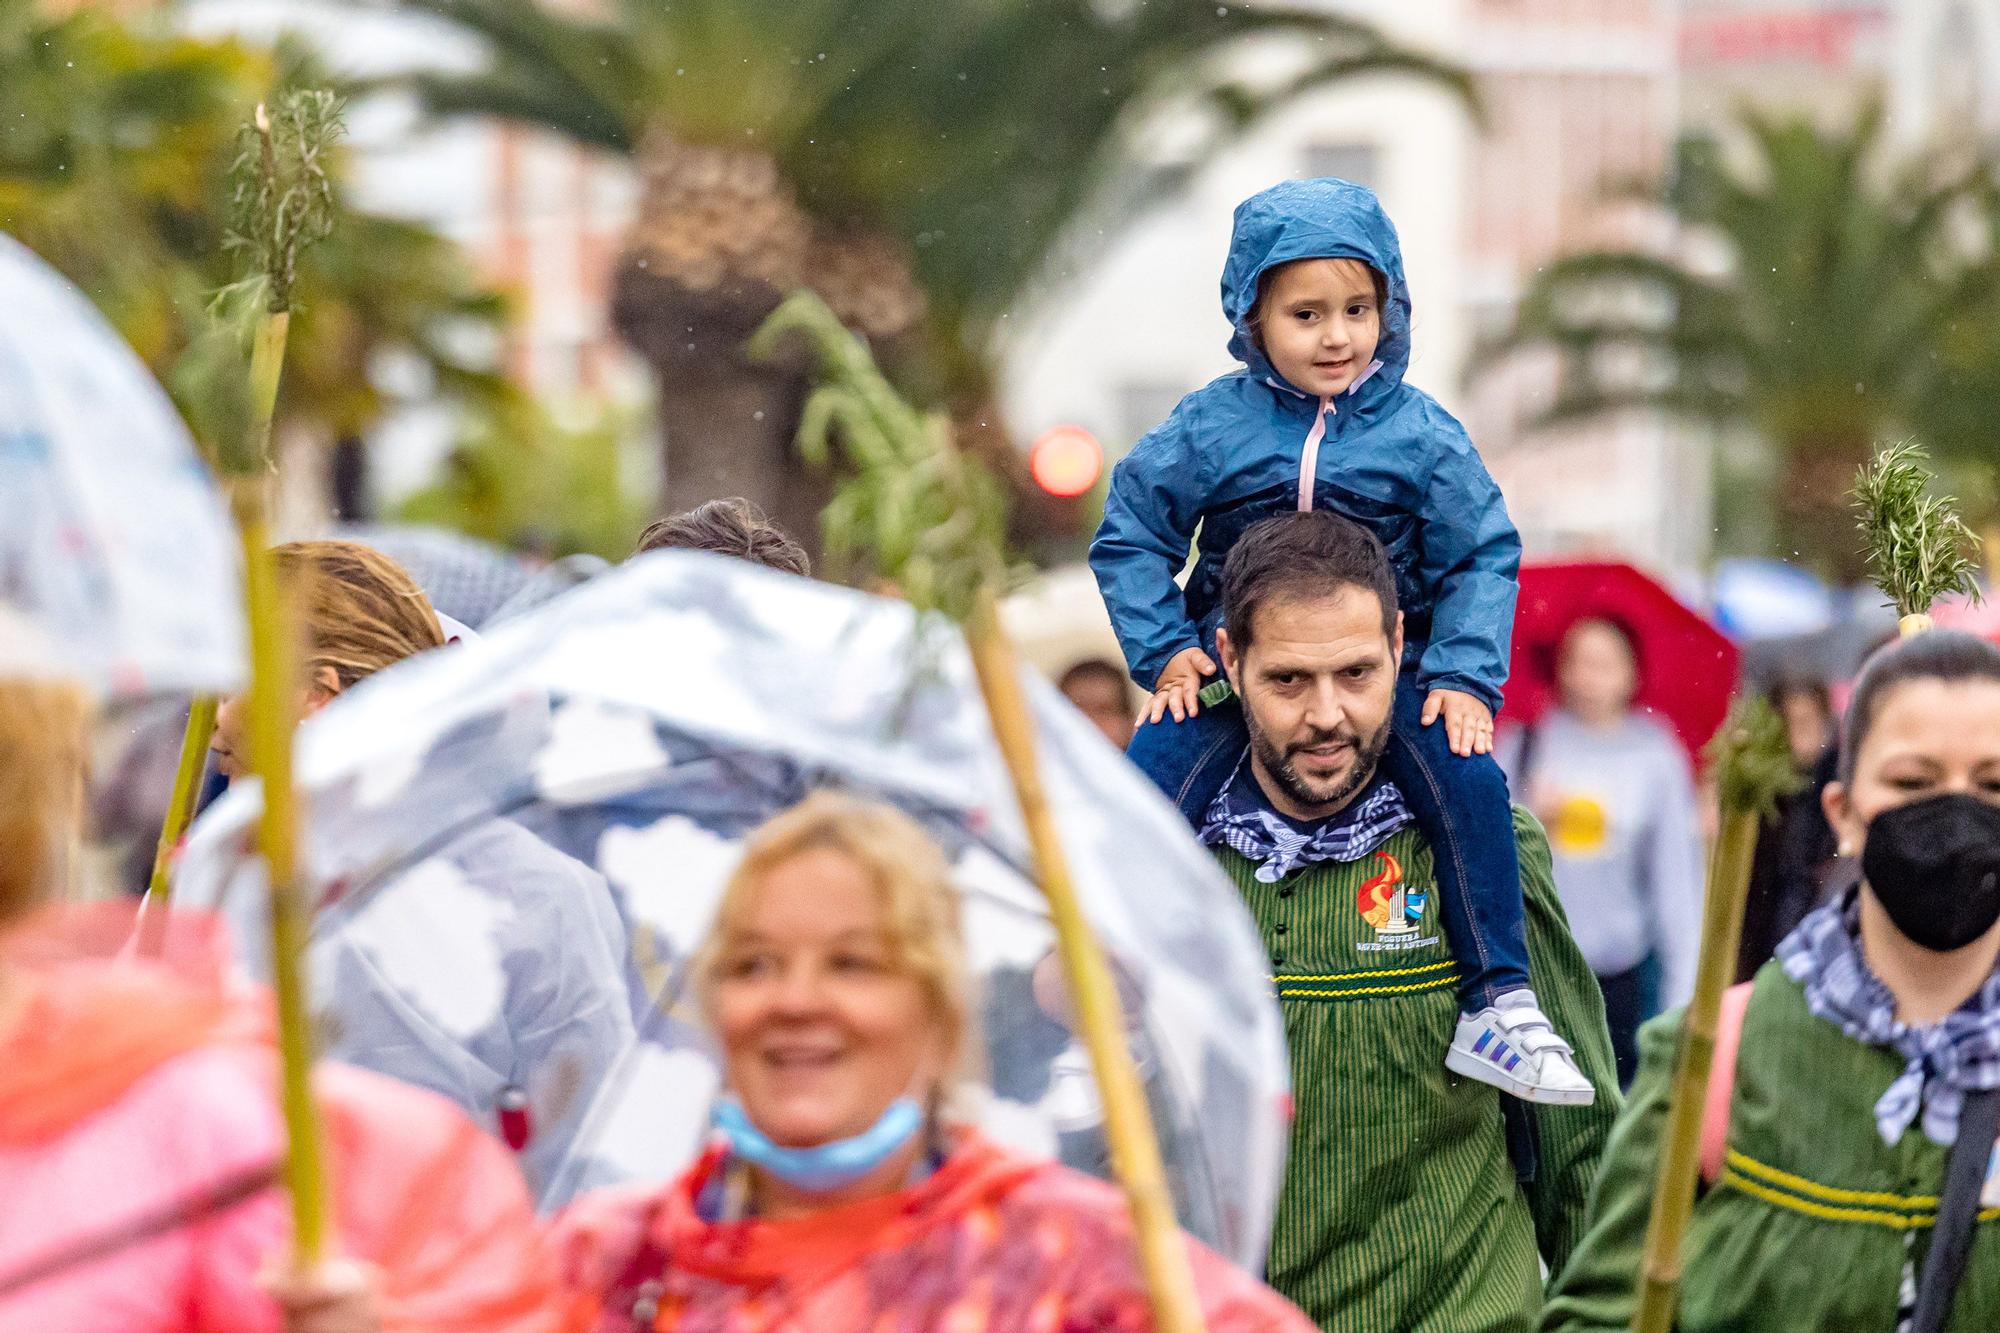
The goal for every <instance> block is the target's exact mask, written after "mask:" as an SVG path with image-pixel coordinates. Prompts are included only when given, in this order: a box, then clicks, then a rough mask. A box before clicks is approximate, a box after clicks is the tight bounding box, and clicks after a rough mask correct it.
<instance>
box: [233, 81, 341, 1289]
mask: <svg viewBox="0 0 2000 1333" xmlns="http://www.w3.org/2000/svg"><path fill="white" fill-rule="evenodd" d="M340 116H341V104H340V99H339V98H338V97H336V96H335V95H334V94H332V93H330V92H325V91H319V90H302V91H298V92H293V93H288V94H286V95H285V96H283V97H282V98H280V99H279V100H278V102H277V104H276V107H275V114H274V112H273V109H272V108H267V107H266V106H264V105H263V104H261V103H260V104H259V105H258V107H257V109H256V113H255V115H254V116H253V117H252V120H251V123H250V125H249V126H247V127H246V128H245V131H244V134H243V137H242V144H241V147H240V150H239V153H238V157H237V162H236V165H235V167H234V168H233V175H234V185H235V202H236V206H237V214H238V228H237V230H235V231H233V232H232V234H231V238H230V239H231V242H232V244H233V245H234V246H236V247H237V248H240V249H244V250H247V251H248V252H250V254H251V255H252V256H253V262H252V265H251V273H250V275H249V276H248V277H247V278H245V279H244V280H243V281H242V282H240V283H238V284H237V285H236V287H235V289H233V290H235V291H236V292H238V293H240V294H246V295H248V296H250V297H253V298H254V299H255V306H254V307H253V308H254V309H255V311H256V315H255V323H254V324H253V325H252V326H251V338H250V375H249V395H248V407H249V414H248V415H249V420H248V429H247V430H246V431H245V438H244V439H243V441H242V447H241V449H240V450H239V451H237V452H236V453H235V454H234V456H233V458H232V459H231V462H232V463H233V466H231V468H230V471H231V472H232V474H233V475H232V476H231V480H230V491H229V498H230V509H231V511H232V513H233V514H234V516H235V519H236V527H237V533H238V536H239V537H240V539H241V541H242V545H243V571H244V586H245V602H246V610H247V612H248V616H249V621H250V694H249V707H248V717H247V724H248V725H247V731H248V733H249V750H250V768H251V771H253V772H254V773H255V774H256V775H257V776H258V778H259V779H261V781H262V783H263V797H264V805H263V809H262V811H261V812H260V813H259V815H258V821H257V845H258V850H259V851H260V852H261V853H262V855H263V858H264V864H265V871H266V876H267V879H268V881H269V885H270V895H271V900H270V907H271V981H272V990H273V991H274V992H275V993H276V998H277V1007H278V1050H279V1057H280V1059H279V1101H280V1104H281V1106H282V1108H283V1111H284V1116H285V1131H286V1145H285V1183H286V1187H287V1189H288V1191H289V1193H290V1195H291V1201H292V1256H291V1257H292V1262H293V1263H294V1264H295V1265H296V1266H297V1267H298V1268H300V1269H301V1270H303V1269H308V1268H311V1267H313V1266H315V1265H316V1264H318V1263H319V1261H320V1260H321V1259H323V1258H324V1257H325V1256H326V1254H327V1251H328V1248H329V1235H328V1233H329V1230H330V1223H329V1213H328V1198H329V1192H330V1185H329V1181H328V1172H327V1164H326V1154H325V1151H324V1144H323V1141H322V1137H321V1131H320V1123H319V1110H318V1107H317V1105H316V1104H315V1103H314V1101H313V1095H312V1067H313V1031H312V1019H311V1013H310V1009H309V1004H310V999H309V996H310V992H309V988H308V986H307V983H306V962H305V941H306V934H307V928H308V925H309V922H310V920H311V908H310V904H309V903H307V902H306V900H305V895H304V889H303V886H302V885H301V884H300V882H299V875H298V806H297V793H296V791H295V789H294V787H293V783H292V733H293V732H294V730H295V729H296V728H297V725H298V711H299V707H300V699H301V688H300V687H301V685H302V684H303V681H302V680H301V678H300V674H299V669H298V663H297V661H296V656H297V653H296V642H295V640H296V634H297V627H296V625H295V624H294V622H293V619H292V616H291V614H290V611H289V608H288V606H287V604H286V598H285V595H284V589H283V588H282V587H281V586H280V585H279V583H278V578H277V569H276V566H275V563H274V562H273V560H272V557H271V539H270V517H269V509H270V501H269V493H270V488H271V485H272V482H273V480H274V475H275V474H274V468H273V464H272V450H271V422H272V418H273V417H274V415H275V414H276V411H277V404H278V386H279V381H280V379H281V378H282V376H283V373H284V364H285V345H286V340H287V337H288V335H289V334H290V331H291V305H292V287H293V283H294V281H295V278H296V275H297V265H298V259H299V255H300V254H301V253H302V252H303V251H304V250H305V249H306V248H308V247H309V246H311V245H313V244H315V243H317V242H318V241H319V240H321V239H323V238H324V237H325V236H326V234H327V232H328V231H329V230H330V229H331V227H332V219H333V213H334V199H333V186H332V181H331V179H330V177H329V176H328V174H327V170H326V160H325V159H326V153H327V151H328V149H329V147H330V145H331V144H332V143H333V142H334V140H336V139H337V138H338V137H339V135H340V132H341V122H340ZM226 457H227V455H226Z"/></svg>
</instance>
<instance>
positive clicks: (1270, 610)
mask: <svg viewBox="0 0 2000 1333" xmlns="http://www.w3.org/2000/svg"><path fill="white" fill-rule="evenodd" d="M1250 629H1251V642H1250V646H1249V648H1248V649H1246V650H1244V651H1242V652H1241V653H1239V652H1237V651H1236V650H1235V645H1233V644H1225V645H1224V646H1223V665H1224V668H1225V670H1227V671H1228V673H1229V678H1230V680H1231V682H1232V683H1233V684H1234V685H1235V687H1236V692H1237V694H1238V695H1239V696H1240V697H1241V698H1242V700H1243V714H1244V721H1245V723H1246V724H1247V725H1248V728H1249V732H1250V758H1251V762H1252V764H1253V765H1254V766H1255V768H1256V770H1257V774H1258V776H1259V778H1260V779H1261V780H1262V782H1263V784H1264V787H1265V790H1266V791H1267V792H1268V793H1270V794H1271V795H1272V796H1273V798H1274V802H1275V803H1276V804H1277V805H1278V807H1279V809H1280V810H1281V811H1283V813H1285V814H1287V815H1290V816H1291V817H1293V818H1295V819H1319V818H1324V817H1325V816H1327V815H1329V814H1332V813H1333V812H1334V811H1336V810H1338V809H1340V808H1341V807H1342V806H1344V805H1346V804H1347V802H1348V801H1349V800H1351V799H1352V798H1353V796H1354V794H1355V793H1356V792H1358V791H1360V790H1361V788H1362V787H1364V786H1366V785H1367V784H1368V781H1369V779H1370V778H1372V777H1374V775H1375V768H1376V765H1377V764H1378V763H1379V762H1380V761H1381V758H1382V749H1383V747H1384V746H1385V745H1387V744H1388V740H1389V719H1390V711H1391V705H1392V703H1393V701H1394V698H1395V690H1396V668H1397V664H1398V661H1399V659H1400V657H1401V653H1402V643H1401V638H1402V636H1401V633H1400V631H1399V632H1398V633H1396V634H1394V635H1389V634H1384V633H1383V632H1382V607H1381V605H1380V603H1378V602H1377V601H1376V599H1375V596H1374V594H1373V593H1371V592H1369V591H1367V590H1366V589H1364V588H1358V587H1351V586H1350V587H1344V588H1341V589H1339V590H1338V591H1336V592H1334V593H1332V594H1330V595H1327V596H1323V597H1312V598H1279V599H1276V600H1273V601H1271V602H1269V603H1266V604H1265V605H1263V606H1261V607H1259V608H1258V610H1257V612H1256V615H1255V617H1254V618H1253V620H1252V621H1251V626H1250Z"/></svg>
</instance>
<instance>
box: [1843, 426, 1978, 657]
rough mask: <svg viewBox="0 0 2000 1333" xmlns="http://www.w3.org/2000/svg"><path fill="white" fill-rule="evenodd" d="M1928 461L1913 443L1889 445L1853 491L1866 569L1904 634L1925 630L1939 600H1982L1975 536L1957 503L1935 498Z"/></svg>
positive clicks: (1943, 496)
mask: <svg viewBox="0 0 2000 1333" xmlns="http://www.w3.org/2000/svg"><path fill="white" fill-rule="evenodd" d="M1928 457H1929V455H1928V454H1926V453H1925V451H1924V448H1923V446H1922V445H1920V444H1917V443H1915V442H1913V441H1905V442H1904V443H1902V444H1898V445H1894V446H1892V447H1890V448H1888V449H1884V450H1883V451H1882V452H1881V453H1879V454H1877V455H1876V456H1875V459H1874V461H1873V462H1872V463H1870V464H1868V465H1867V466H1866V467H1864V468H1862V469H1861V475H1860V476H1859V478H1858V479H1857V480H1856V482H1855V486H1854V508H1855V511H1856V513H1857V514H1858V516H1859V520H1860V527H1861V534H1862V549H1863V551H1864V552H1865V554H1866V556H1867V559H1868V567H1869V569H1870V571H1871V572H1872V573H1873V574H1874V577H1875V582H1876V583H1877V585H1879V586H1880V587H1881V589H1882V591H1883V592H1884V593H1886V594H1887V595H1888V597H1889V601H1890V603H1891V604H1892V605H1894V606H1895V608H1896V613H1897V614H1898V615H1900V616H1902V617H1903V618H1904V621H1905V628H1904V632H1905V633H1911V632H1914V630H1916V629H1921V628H1925V627H1926V626H1927V625H1928V621H1929V615H1930V609H1931V606H1932V604H1933V603H1935V602H1936V601H1937V600H1938V599H1939V598H1940V597H1946V596H1949V595H1950V594H1952V593H1964V594H1966V595H1968V596H1970V597H1972V598H1973V599H1975V600H1977V598H1978V596H1979V585H1978V583H1977V581H1976V574H1977V571H1978V568H1979V566H1978V562H1977V561H1976V560H1975V559H1974V558H1973V555H1972V552H1973V551H1974V550H1977V549H1978V538H1977V537H1975V536H1974V535H1973V532H1972V529H1970V528H1968V527H1967V526H1966V525H1965V521H1964V520H1963V519H1961V518H1960V517H1959V516H1958V508H1957V503H1958V502H1957V501H1956V500H1954V499H1953V498H1952V497H1950V496H1945V495H1937V494H1935V493H1934V482H1935V478H1934V476H1933V474H1932V472H1931V470H1930V468H1928V467H1927V466H1925V462H1926V460H1927V459H1928ZM1912 617H1922V618H1923V621H1922V623H1917V622H1914V621H1913V620H1912Z"/></svg>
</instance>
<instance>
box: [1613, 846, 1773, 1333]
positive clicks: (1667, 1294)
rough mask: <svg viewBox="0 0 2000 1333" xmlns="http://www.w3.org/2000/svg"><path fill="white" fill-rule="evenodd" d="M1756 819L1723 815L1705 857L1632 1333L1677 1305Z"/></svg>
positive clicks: (1665, 1321) (1656, 1323)
mask: <svg viewBox="0 0 2000 1333" xmlns="http://www.w3.org/2000/svg"><path fill="white" fill-rule="evenodd" d="M1762 817H1763V812H1762V810H1761V809H1749V810H1733V811H1729V812H1726V813H1725V814H1724V817H1723V822H1722V829H1721V833H1720V835H1719V836H1718V837H1717V838H1716V841H1715V847H1714V849H1713V851H1712V852H1711V853H1710V856H1709V863H1708V892H1707V896H1706V899H1705V901H1704V903H1703V907H1702V934H1701V962H1700V965H1699V967H1698V969H1697V970H1696V973H1695V983H1694V998H1693V999H1691V1000H1690V1001H1689V1002H1688V1007H1687V1013H1686V1017H1685V1018H1683V1020H1682V1023H1681V1043H1680V1049H1679V1051H1678V1052H1677V1053H1676V1055H1675V1058H1674V1082H1673V1098H1672V1101H1671V1102H1670V1103H1669V1104H1668V1107H1667V1126H1666V1131H1665V1134H1664V1135H1663V1137H1662V1140H1661V1141H1662V1143H1663V1144H1664V1145H1665V1147H1664V1150H1663V1151H1662V1153H1661V1155H1660V1174H1659V1183H1658V1185H1657V1187H1656V1188H1655V1189H1654V1191H1653V1212H1652V1217H1651V1219H1650V1220H1649V1221H1648V1222H1647V1224H1646V1248H1645V1253H1644V1255H1643V1257H1642V1258H1641V1260H1640V1264H1639V1309H1638V1313H1637V1315H1636V1316H1635V1317H1634V1318H1633V1320H1632V1329H1633V1333H1669V1330H1671V1329H1672V1328H1673V1326H1674V1316H1675V1313H1676V1311H1677V1309H1678V1307H1679V1302H1680V1283H1681V1242H1682V1240H1683V1239H1684V1238H1685V1236H1686V1235H1687V1226H1688V1219H1689V1218H1690V1217H1691V1216H1692V1215H1693V1213H1694V1191H1695V1182H1696V1177H1697V1176H1698V1174H1699V1172H1700V1167H1701V1120H1702V1111H1703V1109H1704V1107H1706V1105H1707V1102H1708V1075H1709V1066H1710V1065H1711V1064H1712V1063H1713V1062H1714V1059H1715V1031H1716V1026H1717V1023H1718V1019H1719V1015H1720V1014H1721V1011H1722V992H1723V991H1725V990H1726V989H1728V987H1729V979H1730V977H1731V976H1732V975H1734V972H1735V968H1736V946H1737V942H1738V940H1739V939H1740V938H1741V936H1742V933H1743V902H1744V899H1745V898H1747V897H1748V896H1749V892H1750V862H1751V859H1752V857H1754V856H1755V855H1756V852H1757V829H1758V825H1759V824H1760V822H1761V821H1762Z"/></svg>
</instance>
